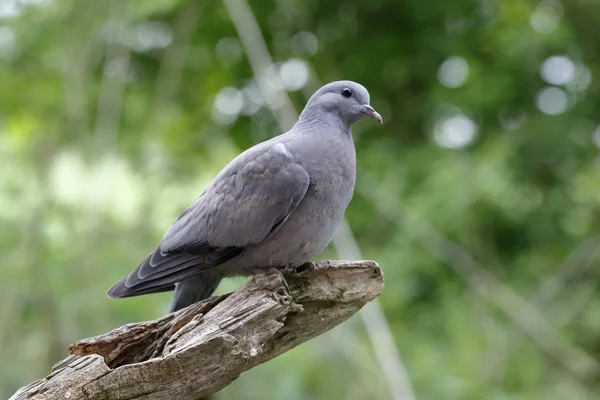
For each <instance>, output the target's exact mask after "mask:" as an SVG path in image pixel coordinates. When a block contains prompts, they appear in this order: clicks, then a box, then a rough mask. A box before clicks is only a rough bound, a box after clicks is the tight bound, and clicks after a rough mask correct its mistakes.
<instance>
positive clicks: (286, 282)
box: [11, 261, 383, 400]
mask: <svg viewBox="0 0 600 400" xmlns="http://www.w3.org/2000/svg"><path fill="white" fill-rule="evenodd" d="M382 290H383V275H382V273H381V270H380V269H379V266H378V265H377V264H376V263H375V262H372V261H325V262H321V263H319V264H317V269H315V270H314V271H306V272H301V273H295V272H288V271H284V272H283V274H282V273H280V272H277V271H275V270H272V271H270V272H268V273H265V274H262V275H257V276H255V277H253V278H252V279H250V280H249V281H248V283H246V285H244V286H243V287H242V288H240V289H239V290H238V291H236V292H234V293H232V294H230V295H225V296H220V297H213V298H210V299H208V300H206V301H203V302H201V303H197V304H194V305H192V306H190V307H188V308H185V309H183V310H180V311H178V312H176V313H173V314H169V315H167V316H165V317H163V318H161V319H158V320H154V321H147V322H140V323H133V324H128V325H124V326H122V327H120V328H117V329H115V330H113V331H111V332H108V333H106V334H104V335H100V336H97V337H93V338H89V339H84V340H81V341H79V342H77V343H74V344H72V345H71V346H70V347H69V352H70V354H71V356H69V357H68V358H66V359H65V360H63V361H61V362H59V363H57V364H56V365H55V366H54V367H53V369H52V372H51V373H50V375H48V376H47V377H46V378H44V379H40V380H37V381H35V382H33V383H31V384H29V385H27V386H25V387H23V388H21V389H20V390H19V391H18V392H17V393H15V395H13V397H12V398H11V400H24V399H69V400H76V399H106V400H108V399H111V400H112V399H115V400H116V399H147V400H149V399H166V398H168V399H199V398H202V397H203V396H206V395H209V394H211V393H215V392H217V391H218V390H220V389H222V388H223V387H225V386H227V385H229V384H230V383H231V382H233V381H234V380H235V379H236V378H237V377H238V376H239V375H240V374H241V373H242V372H244V371H246V370H248V369H250V368H253V367H255V366H257V365H259V364H261V363H263V362H265V361H268V360H270V359H272V358H274V357H277V356H278V355H280V354H282V353H284V352H286V351H288V350H290V349H292V348H294V347H296V346H297V345H299V344H300V343H303V342H306V341H307V340H309V339H311V338H314V337H315V336H318V335H320V334H322V333H324V332H326V331H327V330H329V329H331V328H333V327H334V326H336V325H338V324H340V323H341V322H343V321H344V320H346V319H347V318H349V317H350V316H352V315H353V314H354V313H356V312H357V311H358V310H360V309H361V308H362V307H363V306H364V305H365V304H367V303H368V302H369V301H371V300H372V299H374V298H375V297H377V296H378V295H379V294H380V293H381V291H382Z"/></svg>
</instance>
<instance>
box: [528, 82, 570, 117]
mask: <svg viewBox="0 0 600 400" xmlns="http://www.w3.org/2000/svg"><path fill="white" fill-rule="evenodd" d="M535 104H536V106H537V108H539V109H540V111H541V112H543V113H544V114H548V115H559V114H562V113H564V112H565V111H566V110H567V107H568V105H569V102H568V100H567V95H566V94H565V92H564V91H563V90H562V89H559V88H556V87H545V88H543V89H542V90H540V91H539V92H538V94H537V96H536V98H535Z"/></svg>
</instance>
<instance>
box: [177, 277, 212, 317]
mask: <svg viewBox="0 0 600 400" xmlns="http://www.w3.org/2000/svg"><path fill="white" fill-rule="evenodd" d="M221 279H223V276H222V275H221V274H219V273H218V272H216V271H206V272H202V273H199V274H197V275H194V276H192V277H190V278H188V279H185V280H183V281H181V282H177V283H176V284H175V294H174V296H173V301H172V302H171V307H170V309H169V312H170V313H171V312H173V311H177V310H181V309H182V308H185V307H187V306H189V305H191V304H194V303H197V302H199V301H201V300H204V299H207V298H209V297H210V296H211V295H212V294H213V292H214V291H215V290H216V289H217V286H219V283H220V282H221Z"/></svg>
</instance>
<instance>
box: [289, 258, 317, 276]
mask: <svg viewBox="0 0 600 400" xmlns="http://www.w3.org/2000/svg"><path fill="white" fill-rule="evenodd" d="M316 269H317V265H316V264H315V263H314V262H312V261H307V262H305V263H304V264H302V265H300V266H299V267H296V269H295V270H294V272H296V273H297V274H299V273H301V272H312V271H314V270H316Z"/></svg>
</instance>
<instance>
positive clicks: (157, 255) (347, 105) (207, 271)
mask: <svg viewBox="0 0 600 400" xmlns="http://www.w3.org/2000/svg"><path fill="white" fill-rule="evenodd" d="M365 116H368V117H370V118H373V119H376V120H378V121H379V122H381V116H380V115H379V114H378V113H377V112H375V110H373V108H372V107H371V106H370V105H369V93H368V92H367V90H366V89H365V88H364V87H363V86H361V85H359V84H358V83H355V82H351V81H338V82H333V83H330V84H328V85H325V86H323V87H322V88H321V89H319V90H318V91H317V92H316V93H315V94H314V95H313V96H312V97H311V98H310V99H309V101H308V103H307V105H306V107H305V108H304V110H303V111H302V113H301V115H300V117H299V118H298V121H297V122H296V124H295V125H294V126H293V127H292V129H290V130H289V131H288V132H286V133H284V134H282V135H279V136H276V137H274V138H272V139H270V140H268V141H266V142H263V143H260V144H258V145H256V146H254V147H252V148H250V149H248V150H246V151H245V152H243V153H242V154H240V155H239V156H238V157H236V158H235V159H234V160H233V161H231V162H230V163H229V165H227V166H226V167H225V168H224V169H223V170H222V171H221V172H220V173H219V174H218V175H217V177H216V178H215V179H214V180H213V182H212V183H211V184H210V185H209V186H208V188H206V190H205V191H204V192H203V193H202V194H201V195H200V197H199V198H198V199H197V200H196V201H195V202H194V203H193V204H192V205H191V206H190V207H188V208H187V209H186V210H185V211H184V212H183V213H182V214H181V215H180V216H179V217H178V218H177V219H176V220H175V222H173V225H171V227H170V228H169V230H168V231H167V233H166V234H165V236H164V237H163V239H162V241H161V243H160V245H159V247H158V248H157V249H156V250H154V251H153V252H152V253H151V254H150V255H149V256H148V257H147V258H146V259H145V260H144V261H143V262H142V263H141V264H140V265H139V266H138V267H137V268H136V269H134V270H133V271H132V272H131V274H129V275H128V276H127V277H126V278H124V279H123V280H121V281H120V282H118V283H117V284H115V285H114V286H113V287H112V288H110V289H109V290H108V292H107V293H108V295H109V296H110V297H115V298H118V297H129V296H138V295H142V294H149V293H157V292H164V291H169V290H175V295H174V298H173V303H172V304H171V311H175V310H178V309H181V308H183V307H186V306H188V305H190V304H192V303H194V302H197V301H200V300H202V299H204V298H207V297H209V296H210V295H211V294H212V292H213V291H214V290H215V289H216V287H217V286H218V284H219V282H220V281H221V279H222V278H223V277H226V276H234V275H246V274H252V273H255V272H256V271H260V269H261V268H268V267H298V266H300V265H302V264H304V263H305V262H307V261H308V260H309V259H310V258H312V257H313V256H315V255H316V254H318V253H319V252H320V251H321V250H323V248H325V246H327V244H328V243H329V241H330V240H331V238H332V236H333V233H334V231H335V229H336V227H337V225H338V223H339V221H340V220H341V218H342V215H343V213H344V211H345V210H346V207H347V205H348V203H349V202H350V199H351V198H352V194H353V191H354V182H355V175H356V155H355V150H354V143H353V141H352V136H351V132H350V128H351V127H352V125H353V124H355V123H356V122H358V121H359V120H360V119H361V118H363V117H365Z"/></svg>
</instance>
